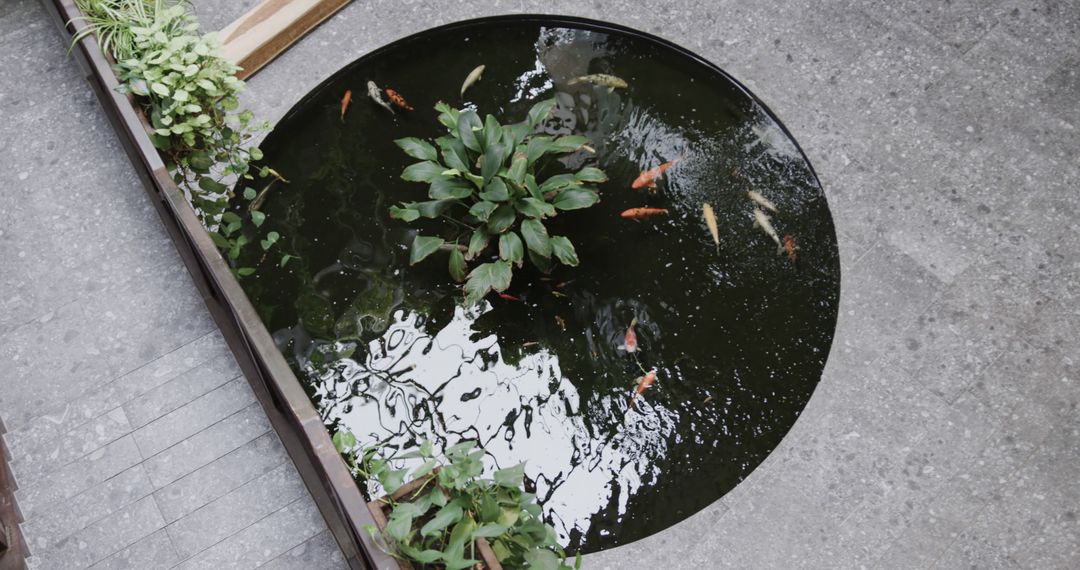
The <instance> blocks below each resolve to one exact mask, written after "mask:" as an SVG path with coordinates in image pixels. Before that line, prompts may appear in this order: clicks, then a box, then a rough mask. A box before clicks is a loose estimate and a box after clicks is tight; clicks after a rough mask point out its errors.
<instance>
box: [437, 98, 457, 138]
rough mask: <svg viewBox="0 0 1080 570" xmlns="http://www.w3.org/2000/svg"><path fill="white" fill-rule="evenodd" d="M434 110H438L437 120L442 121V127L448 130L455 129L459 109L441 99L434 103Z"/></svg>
mask: <svg viewBox="0 0 1080 570" xmlns="http://www.w3.org/2000/svg"><path fill="white" fill-rule="evenodd" d="M435 110H436V111H438V112H439V122H440V123H442V124H443V126H444V127H446V128H447V129H449V130H450V132H455V131H457V124H458V115H459V114H460V111H458V110H457V109H454V108H453V107H451V106H450V105H447V104H446V103H443V102H442V101H439V102H438V103H436V104H435Z"/></svg>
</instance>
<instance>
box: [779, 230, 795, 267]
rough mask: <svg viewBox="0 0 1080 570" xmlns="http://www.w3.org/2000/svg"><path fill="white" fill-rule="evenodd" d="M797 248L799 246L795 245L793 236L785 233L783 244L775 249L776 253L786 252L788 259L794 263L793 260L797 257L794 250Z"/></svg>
mask: <svg viewBox="0 0 1080 570" xmlns="http://www.w3.org/2000/svg"><path fill="white" fill-rule="evenodd" d="M797 249H799V246H797V245H795V236H793V235H791V234H785V235H784V245H783V247H781V248H780V249H779V250H777V252H776V253H777V254H778V255H779V254H781V253H784V252H787V258H788V260H790V261H791V262H792V263H795V260H796V259H798V258H797V256H796V254H795V250H797Z"/></svg>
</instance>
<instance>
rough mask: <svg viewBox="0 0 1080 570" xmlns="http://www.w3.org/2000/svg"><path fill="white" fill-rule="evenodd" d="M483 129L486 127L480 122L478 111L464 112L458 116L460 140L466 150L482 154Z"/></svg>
mask: <svg viewBox="0 0 1080 570" xmlns="http://www.w3.org/2000/svg"><path fill="white" fill-rule="evenodd" d="M483 128H484V125H483V123H481V122H480V117H479V115H477V114H476V111H463V112H462V113H461V114H460V115H458V122H457V132H458V138H459V139H461V142H462V144H464V145H465V148H468V149H469V150H473V151H476V152H482V146H481V141H482V138H483V136H484V135H483Z"/></svg>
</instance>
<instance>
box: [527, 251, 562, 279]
mask: <svg viewBox="0 0 1080 570" xmlns="http://www.w3.org/2000/svg"><path fill="white" fill-rule="evenodd" d="M525 253H526V254H528V256H529V261H530V262H532V264H533V265H535V266H536V268H537V269H539V270H540V271H541V272H542V273H551V270H553V269H555V261H554V260H552V259H551V258H550V257H543V256H541V255H537V253H536V252H535V251H533V250H531V249H526V250H525Z"/></svg>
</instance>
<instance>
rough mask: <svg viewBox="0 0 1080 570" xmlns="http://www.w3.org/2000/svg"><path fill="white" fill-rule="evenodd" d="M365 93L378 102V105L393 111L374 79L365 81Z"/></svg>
mask: <svg viewBox="0 0 1080 570" xmlns="http://www.w3.org/2000/svg"><path fill="white" fill-rule="evenodd" d="M367 94H368V97H371V100H372V101H374V102H376V103H377V104H379V106H381V107H383V108H384V109H386V110H387V111H390V112H391V113H393V112H394V108H393V107H391V106H390V103H387V102H386V99H383V94H382V89H379V86H378V85H375V82H374V81H368V82H367Z"/></svg>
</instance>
